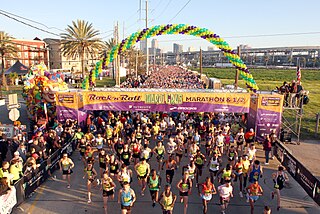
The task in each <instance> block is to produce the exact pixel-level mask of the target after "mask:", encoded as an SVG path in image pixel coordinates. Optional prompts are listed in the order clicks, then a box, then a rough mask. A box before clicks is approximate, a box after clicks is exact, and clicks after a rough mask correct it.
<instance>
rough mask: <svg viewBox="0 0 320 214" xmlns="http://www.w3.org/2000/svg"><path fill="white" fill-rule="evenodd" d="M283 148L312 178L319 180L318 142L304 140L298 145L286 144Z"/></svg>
mask: <svg viewBox="0 0 320 214" xmlns="http://www.w3.org/2000/svg"><path fill="white" fill-rule="evenodd" d="M285 146H286V147H287V148H288V149H289V150H290V151H291V152H292V154H293V156H294V157H295V158H297V159H298V160H299V161H300V162H301V163H302V164H303V165H304V166H305V167H306V168H307V169H308V170H309V171H310V172H311V173H312V174H313V175H314V176H316V177H317V178H318V179H320V164H318V163H319V161H320V140H304V141H303V142H300V145H295V144H290V143H286V144H285Z"/></svg>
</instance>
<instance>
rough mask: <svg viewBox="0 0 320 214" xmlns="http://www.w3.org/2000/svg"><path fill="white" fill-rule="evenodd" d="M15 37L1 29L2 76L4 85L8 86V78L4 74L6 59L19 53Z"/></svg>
mask: <svg viewBox="0 0 320 214" xmlns="http://www.w3.org/2000/svg"><path fill="white" fill-rule="evenodd" d="M12 39H13V37H11V36H9V34H7V33H5V32H4V31H0V57H1V65H2V69H1V76H2V85H4V86H5V87H6V86H7V79H6V77H5V75H4V67H5V65H4V59H5V58H12V57H15V56H16V55H17V52H18V49H17V47H16V46H15V45H14V43H12V41H11V40H12Z"/></svg>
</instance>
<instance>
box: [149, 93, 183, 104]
mask: <svg viewBox="0 0 320 214" xmlns="http://www.w3.org/2000/svg"><path fill="white" fill-rule="evenodd" d="M145 103H146V104H171V105H176V104H182V103H183V96H182V94H146V95H145Z"/></svg>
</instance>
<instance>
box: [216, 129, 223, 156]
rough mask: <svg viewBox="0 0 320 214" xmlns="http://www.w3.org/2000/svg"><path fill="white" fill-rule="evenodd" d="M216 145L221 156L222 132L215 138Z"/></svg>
mask: <svg viewBox="0 0 320 214" xmlns="http://www.w3.org/2000/svg"><path fill="white" fill-rule="evenodd" d="M216 145H217V146H218V148H219V151H220V154H223V146H224V136H223V134H222V131H220V132H219V135H218V136H217V138H216Z"/></svg>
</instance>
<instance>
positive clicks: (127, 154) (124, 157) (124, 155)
mask: <svg viewBox="0 0 320 214" xmlns="http://www.w3.org/2000/svg"><path fill="white" fill-rule="evenodd" d="M121 157H122V160H126V161H127V160H129V158H130V152H129V151H123V152H122V154H121Z"/></svg>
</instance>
